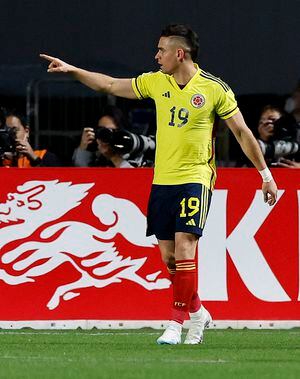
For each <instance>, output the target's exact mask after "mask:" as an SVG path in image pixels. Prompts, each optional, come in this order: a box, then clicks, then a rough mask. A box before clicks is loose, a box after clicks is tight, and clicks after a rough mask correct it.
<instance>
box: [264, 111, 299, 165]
mask: <svg viewBox="0 0 300 379" xmlns="http://www.w3.org/2000/svg"><path fill="white" fill-rule="evenodd" d="M257 140H258V143H259V146H260V148H261V150H262V153H263V155H264V157H265V159H266V162H267V164H268V165H269V166H278V167H287V164H288V162H293V161H295V160H298V156H299V150H300V143H299V138H298V125H297V123H296V121H295V119H294V118H293V117H292V116H291V115H288V114H284V112H283V111H282V110H281V109H279V108H277V107H274V106H272V105H267V106H265V107H264V108H263V110H262V112H261V115H260V119H259V123H258V139H257ZM297 154H298V155H297ZM295 163H296V164H297V162H295ZM288 167H297V166H295V165H293V164H292V165H291V166H288Z"/></svg>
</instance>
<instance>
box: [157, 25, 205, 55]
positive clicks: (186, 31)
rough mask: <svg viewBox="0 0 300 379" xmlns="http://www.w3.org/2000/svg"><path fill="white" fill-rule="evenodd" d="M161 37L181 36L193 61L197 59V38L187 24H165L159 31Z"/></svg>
mask: <svg viewBox="0 0 300 379" xmlns="http://www.w3.org/2000/svg"><path fill="white" fill-rule="evenodd" d="M160 36H161V37H172V36H177V37H182V38H184V40H185V43H186V44H187V46H188V47H189V49H190V55H191V58H192V60H193V61H195V60H196V59H197V56H198V49H199V38H198V35H197V33H195V32H194V31H193V30H192V29H191V28H190V27H189V26H187V25H183V24H170V25H167V26H166V27H165V28H164V29H163V30H162V32H161V35H160Z"/></svg>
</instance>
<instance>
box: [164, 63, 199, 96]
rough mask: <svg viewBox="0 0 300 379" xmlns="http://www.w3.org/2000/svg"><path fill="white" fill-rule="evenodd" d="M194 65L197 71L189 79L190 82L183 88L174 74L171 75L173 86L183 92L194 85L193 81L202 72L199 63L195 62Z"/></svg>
mask: <svg viewBox="0 0 300 379" xmlns="http://www.w3.org/2000/svg"><path fill="white" fill-rule="evenodd" d="M194 67H195V68H196V69H197V71H196V72H195V75H194V76H193V77H192V78H191V79H190V80H189V81H188V83H187V84H186V85H185V87H184V88H182V89H181V88H180V87H179V85H178V83H177V82H176V80H175V79H174V76H173V75H171V77H170V78H171V82H172V84H173V86H174V87H175V88H176V90H177V91H180V92H182V91H184V90H185V89H187V88H189V87H190V86H191V85H192V83H193V82H194V80H195V78H196V77H197V76H198V75H199V74H200V71H201V69H200V68H199V66H198V65H197V63H194Z"/></svg>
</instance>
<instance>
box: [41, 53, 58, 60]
mask: <svg viewBox="0 0 300 379" xmlns="http://www.w3.org/2000/svg"><path fill="white" fill-rule="evenodd" d="M40 57H41V58H43V59H46V60H47V61H50V62H51V61H54V60H55V59H56V58H55V57H51V55H46V54H40Z"/></svg>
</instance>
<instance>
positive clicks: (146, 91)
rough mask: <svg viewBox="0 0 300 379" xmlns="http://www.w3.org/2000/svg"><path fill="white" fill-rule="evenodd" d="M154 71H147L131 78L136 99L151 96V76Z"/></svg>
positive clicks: (152, 76)
mask: <svg viewBox="0 0 300 379" xmlns="http://www.w3.org/2000/svg"><path fill="white" fill-rule="evenodd" d="M154 75H155V73H153V72H147V73H144V74H142V75H139V76H137V77H136V78H133V79H132V80H131V85H132V89H133V91H134V93H135V94H136V96H137V98H138V99H140V100H141V99H146V98H147V97H153V90H152V88H153V78H154Z"/></svg>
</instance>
